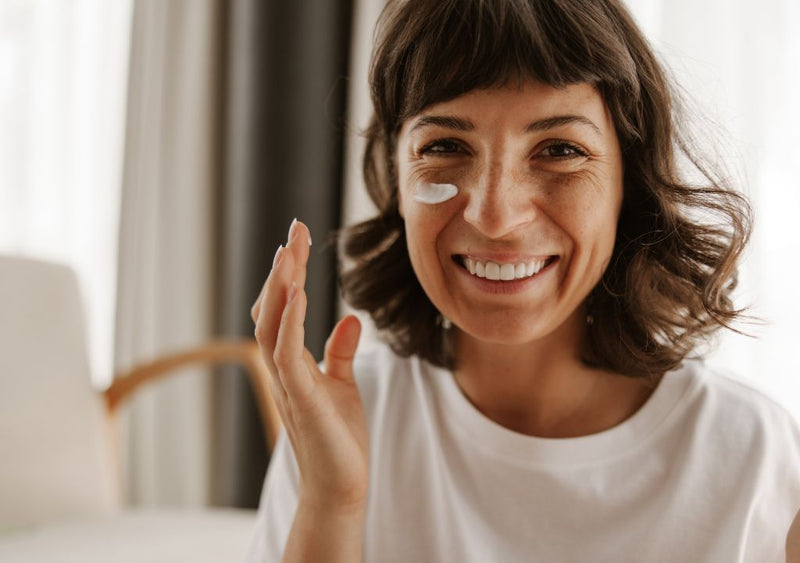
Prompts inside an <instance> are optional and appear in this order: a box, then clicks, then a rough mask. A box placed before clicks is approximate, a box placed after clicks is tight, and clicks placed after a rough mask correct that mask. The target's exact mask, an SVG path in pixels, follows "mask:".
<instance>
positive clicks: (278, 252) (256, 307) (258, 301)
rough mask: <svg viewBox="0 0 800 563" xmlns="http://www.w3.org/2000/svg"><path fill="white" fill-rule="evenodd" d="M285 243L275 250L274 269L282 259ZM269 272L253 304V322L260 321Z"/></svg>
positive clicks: (251, 314)
mask: <svg viewBox="0 0 800 563" xmlns="http://www.w3.org/2000/svg"><path fill="white" fill-rule="evenodd" d="M284 250H285V249H284V247H283V245H280V246H279V247H278V250H276V251H275V257H274V258H273V259H272V269H274V268H275V265H276V264H277V263H278V262H279V261H280V259H281V254H283V251H284ZM272 269H270V271H269V274H271V273H272ZM269 274H267V279H266V280H264V285H262V286H261V291H260V292H259V293H258V297H257V298H256V300H255V302H254V303H253V306H252V307H251V309H250V318H251V319H253V322H254V323H255V322H257V321H258V314H259V312H260V311H261V300H262V299H263V298H264V294H265V293H266V291H267V282H268V281H269Z"/></svg>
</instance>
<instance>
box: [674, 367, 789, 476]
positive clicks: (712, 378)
mask: <svg viewBox="0 0 800 563" xmlns="http://www.w3.org/2000/svg"><path fill="white" fill-rule="evenodd" d="M668 375H672V376H673V377H688V378H690V379H691V380H692V381H691V384H690V387H689V389H690V391H689V392H688V393H687V396H686V398H685V403H684V405H683V407H684V409H685V414H686V415H687V417H688V418H689V419H691V420H692V421H693V426H694V430H695V432H699V433H700V434H703V435H706V436H709V435H711V436H713V437H714V443H713V444H712V446H711V447H730V448H732V449H740V450H741V449H742V448H745V449H746V451H748V452H749V453H750V454H752V455H757V454H759V453H762V454H764V455H769V456H778V457H781V458H784V459H785V461H787V462H790V463H791V464H792V465H794V466H795V467H796V468H797V469H799V470H800V427H798V424H797V421H796V420H795V419H794V418H793V416H792V415H791V414H790V413H789V412H788V411H787V410H786V409H785V408H784V407H783V406H782V405H780V404H779V403H778V402H776V401H775V400H774V399H772V398H771V397H769V396H768V395H767V394H766V393H764V392H763V391H762V390H760V389H758V388H757V387H756V386H755V385H754V384H753V383H751V382H748V381H746V380H745V379H742V378H741V377H738V376H736V375H734V374H731V373H728V372H723V371H722V370H719V369H715V368H712V367H709V366H708V365H706V364H705V363H703V362H700V361H687V362H686V363H685V364H684V366H683V367H682V368H681V369H680V370H678V372H676V373H674V374H668ZM714 444H716V445H714Z"/></svg>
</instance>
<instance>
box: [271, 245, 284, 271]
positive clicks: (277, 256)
mask: <svg viewBox="0 0 800 563" xmlns="http://www.w3.org/2000/svg"><path fill="white" fill-rule="evenodd" d="M282 257H283V245H280V246H279V247H278V250H276V251H275V258H273V259H272V267H273V268H274V267H275V266H277V265H278V264H279V263H280V261H281V258H282Z"/></svg>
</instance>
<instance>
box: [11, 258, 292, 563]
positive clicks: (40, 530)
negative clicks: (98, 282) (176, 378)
mask: <svg viewBox="0 0 800 563" xmlns="http://www.w3.org/2000/svg"><path fill="white" fill-rule="evenodd" d="M221 363H235V364H240V365H241V366H243V367H244V368H245V370H246V372H247V374H248V376H249V381H250V383H251V384H252V386H253V389H254V391H255V394H256V397H257V401H258V406H259V409H260V414H261V418H262V422H263V426H264V433H265V436H266V440H267V448H268V450H269V449H271V447H272V446H273V445H274V442H275V438H276V436H277V433H278V431H279V429H280V419H279V417H278V414H277V411H276V409H275V405H274V404H273V402H272V399H271V396H270V392H269V385H268V373H267V371H266V367H265V366H264V364H263V362H262V360H261V358H260V355H259V351H258V345H257V344H256V342H255V341H254V340H252V339H245V340H241V341H235V342H209V343H207V344H204V345H202V346H200V347H197V348H195V349H192V350H186V351H183V352H180V353H176V354H172V355H168V356H165V357H161V358H158V359H155V360H153V361H149V362H147V363H144V364H142V365H139V366H136V367H134V368H133V369H131V370H128V371H125V372H123V373H119V374H117V376H116V377H115V379H114V382H113V384H112V385H111V386H110V387H109V388H108V389H107V390H106V391H105V392H98V391H97V390H95V389H93V388H92V386H91V383H90V378H89V373H90V372H89V362H88V346H87V332H86V326H85V322H84V315H83V309H82V305H81V299H80V292H79V288H78V283H77V279H76V277H75V275H74V273H73V272H72V270H70V269H69V268H67V267H65V266H61V265H57V264H52V263H47V262H42V261H38V260H31V259H27V258H19V257H8V256H0V457H1V458H2V461H0V560H4V561H5V560H20V561H21V560H25V561H32V560H36V559H37V553H38V552H36V549H39V547H41V546H42V540H43V538H44V539H46V538H47V537H49V536H48V530H49V529H51V528H53V527H55V529H57V530H60V531H57V532H56V533H55V534H54V535H55V537H56V539H55V540H53V542H51V544H52V545H51V547H48V548H47V549H53V550H56V551H54V554H55V553H56V552H58V550H60V549H62V548H63V547H64V546H63V545H61V546H59V541H61V540H63V539H64V537H73V535H74V534H73V535H70V533H69V532H65V531H64V530H65V528H64V526H67V528H66V529H67V530H69V529H70V528H69V526H75V525H79V527H80V526H82V527H81V528H80V530H79V531H77V532H74V533H75V534H78V535H82V536H83V537H84V538H85V537H86V535H87V534H89V535H90V536H91V535H92V533H94V532H93V530H99V531H98V532H97V534H99V535H100V536H101V537H103V538H107V537H109V535H111V536H114V537H117V536H119V537H125V534H126V529H127V528H131V529H132V530H134V531H136V533H134V534H132V535H130V536H129V539H128V540H126V541H127V544H128V545H127V547H124V549H127V552H129V553H134V552H135V557H137V558H139V559H138V560H147V561H158V560H169V559H170V557H173V556H174V551H178V550H179V549H187V548H186V546H183V547H180V548H178V547H177V544H175V547H176V549H175V550H174V551H170V548H169V546H168V545H167V544H169V543H170V542H173V543H174V542H175V541H178V538H181V537H184V536H185V539H186V542H187V543H189V544H192V548H191V549H189V551H186V552H184V553H183V554H182V556H181V558H180V560H187V561H188V560H192V561H211V560H214V559H213V558H214V557H216V558H217V559H216V560H229V559H228V558H229V557H233V558H235V557H236V554H234V555H232V556H231V554H230V553H229V552H226V551H225V549H231V548H234V546H236V547H237V548H238V552H237V553H243V552H244V549H245V547H246V536H249V535H250V534H251V533H252V525H253V523H254V514H252V513H251V512H252V511H247V513H244V512H240V513H237V514H235V515H230V514H226V513H225V512H224V511H220V510H218V511H213V510H208V511H202V510H196V511H194V512H192V513H191V514H190V513H187V512H185V511H183V512H181V513H179V514H172V513H170V512H169V511H162V512H160V513H153V514H152V515H151V516H153V517H152V518H149V519H148V517H147V516H145V515H142V514H141V513H136V514H130V512H132V511H129V510H126V508H125V507H124V506H123V502H122V494H121V486H120V476H119V464H118V462H117V459H116V456H117V451H116V439H115V432H116V428H115V425H114V419H115V417H116V414H117V411H118V409H119V407H120V405H122V404H124V403H125V401H126V400H127V399H129V398H130V397H131V396H132V394H133V393H135V392H136V391H137V390H139V389H141V388H142V386H145V385H148V384H149V383H151V382H153V381H156V380H158V379H161V378H163V377H164V376H166V375H168V374H170V373H175V372H176V370H178V369H179V368H183V367H186V366H189V365H195V364H203V365H206V366H213V365H218V364H221ZM179 512H180V511H179ZM126 513H127V514H126ZM131 519H133V520H135V522H134V523H133V524H131V523H130V522H128V523H127V524H126V521H130V520H131ZM143 520H144V521H146V522H144V521H143ZM69 522H71V524H68V523H69ZM75 522H80V524H75ZM204 522H205V524H204ZM59 526H60V528H59ZM148 529H149V530H150V532H148V533H150V534H160V537H161V542H160V543H161V545H155V544H157V543H158V542H155V544H154V545H153V546H152V547H153V548H155V549H158V548H162V549H167V552H164V553H162V554H161V556H159V555H158V554H157V553H156V554H154V553H153V552H152V551H147V549H150V548H147V549H145V546H144V545H143V544H146V543H147V542H146V541H145V540H144V538H143V534H144V536H146V535H147V534H145V532H144V531H143V530H148ZM221 530H223V531H224V530H227V531H228V536H227V537H222V536H221V534H222V532H221ZM234 530H235V531H236V533H234ZM73 531H74V530H73ZM137 534H138V535H137ZM181 534H183V536H182V535H181ZM215 534H216V535H217V536H219V537H216V538H215ZM237 534H238V535H237ZM52 535H53V534H51V536H52ZM59 538H60V539H59ZM243 538H244V539H243ZM51 539H52V538H51ZM218 540H219V541H218ZM226 541H227V544H226ZM45 543H46V542H45ZM123 543H125V542H123ZM223 544H224V545H226V546H227V547H226V548H224V547H220V546H222V545H223ZM240 544H241V545H240ZM80 545H81V546H83V547H82V549H86V543H85V542H82V543H81V544H80ZM165 546H166V547H165ZM72 547H73V548H74V547H75V546H74V545H73V546H72ZM217 548H220V549H217ZM31 549H33V551H31ZM131 550H133V551H131ZM137 550H138V551H137ZM192 550H194V551H192ZM60 553H61V555H63V554H64V553H63V552H60ZM40 555H41V554H40ZM72 555H73V557H72V558H71V559H70V560H81V561H91V560H94V559H92V557H93V555H92V553H89V552H85V551H82V552H79V553H77V552H75V551H74V550H73V552H72ZM42 557H44V558H42V559H41V560H47V559H46V557H47V555H42ZM102 557H108V554H107V553H105V554H104V555H98V559H97V560H104V559H102ZM59 558H60V557H59ZM220 558H222V559H220ZM105 560H109V559H105ZM114 560H122V559H116V558H115V559H114ZM125 560H127V559H125Z"/></svg>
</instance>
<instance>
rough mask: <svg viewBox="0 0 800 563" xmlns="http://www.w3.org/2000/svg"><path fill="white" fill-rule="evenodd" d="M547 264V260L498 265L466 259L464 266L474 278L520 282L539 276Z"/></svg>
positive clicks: (489, 261) (488, 261) (487, 261)
mask: <svg viewBox="0 0 800 563" xmlns="http://www.w3.org/2000/svg"><path fill="white" fill-rule="evenodd" d="M545 264H547V261H546V260H533V261H531V262H519V263H518V264H512V263H508V264H498V263H497V262H492V261H491V260H486V261H480V260H476V259H474V258H466V257H465V258H464V266H466V268H467V270H468V271H469V273H470V274H472V275H473V276H478V277H479V278H486V279H488V280H502V281H511V280H515V279H517V280H520V279H524V278H529V277H531V276H533V275H536V274H538V273H539V272H540V271H541V270H542V268H544V266H545Z"/></svg>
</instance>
